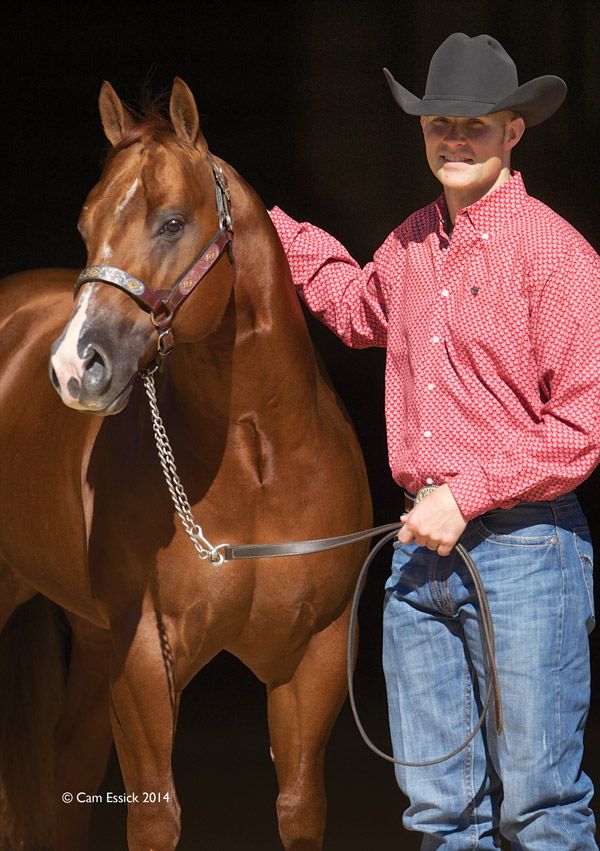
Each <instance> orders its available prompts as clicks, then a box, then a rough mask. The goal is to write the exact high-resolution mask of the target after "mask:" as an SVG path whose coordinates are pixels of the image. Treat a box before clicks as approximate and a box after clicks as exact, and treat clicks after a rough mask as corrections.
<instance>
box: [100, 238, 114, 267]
mask: <svg viewBox="0 0 600 851" xmlns="http://www.w3.org/2000/svg"><path fill="white" fill-rule="evenodd" d="M111 257H112V248H111V247H110V245H109V244H108V242H104V243H103V244H102V248H101V249H100V263H106V262H108V260H110V258H111Z"/></svg>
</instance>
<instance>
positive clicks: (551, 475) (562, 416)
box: [448, 244, 600, 519]
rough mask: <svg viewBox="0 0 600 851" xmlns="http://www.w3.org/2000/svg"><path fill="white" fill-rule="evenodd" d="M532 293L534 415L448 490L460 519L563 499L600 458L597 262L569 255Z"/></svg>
mask: <svg viewBox="0 0 600 851" xmlns="http://www.w3.org/2000/svg"><path fill="white" fill-rule="evenodd" d="M563 261H564V262H562V263H561V264H560V265H559V266H558V267H557V268H555V269H554V270H553V271H552V272H551V273H550V274H549V275H548V276H546V278H545V279H544V280H542V281H540V282H539V283H538V284H537V285H534V286H533V288H532V293H531V298H530V312H531V337H532V345H533V351H534V353H535V357H536V360H537V364H538V385H539V391H540V399H541V401H542V403H543V404H542V407H541V414H540V417H539V421H537V422H536V423H535V424H534V425H533V426H532V428H531V429H530V430H528V431H526V432H525V433H523V432H518V433H513V434H508V435H507V438H506V441H505V442H504V444H503V445H502V446H501V447H499V448H498V451H497V452H495V453H494V454H493V455H492V456H491V458H490V460H489V461H486V462H485V463H482V464H481V465H471V466H469V467H467V468H466V469H463V470H461V472H460V473H459V474H458V475H456V476H455V477H454V478H452V479H450V480H449V482H448V484H449V486H450V489H451V490H452V493H453V495H454V498H455V499H456V502H457V503H458V506H459V508H460V509H461V511H462V513H463V515H464V516H465V518H466V519H471V518H473V517H476V516H478V515H479V514H482V513H484V512H485V511H488V510H490V509H492V508H498V507H500V508H510V507H511V506H513V505H515V504H516V503H518V502H520V501H523V500H534V501H537V500H549V499H555V498H556V497H558V496H560V495H562V494H564V493H567V492H569V491H571V490H573V488H575V487H576V486H577V485H579V484H580V483H581V482H582V481H584V480H585V479H586V478H587V477H588V476H589V475H590V474H591V473H592V471H593V469H594V467H595V466H596V465H597V464H598V461H599V460H600V258H599V257H598V255H597V254H596V253H595V252H594V251H593V249H592V248H591V247H590V246H587V244H585V246H584V247H583V248H580V249H577V250H572V251H571V252H569V254H567V255H566V256H565V257H564V258H563Z"/></svg>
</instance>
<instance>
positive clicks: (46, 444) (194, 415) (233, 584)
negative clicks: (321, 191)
mask: <svg viewBox="0 0 600 851" xmlns="http://www.w3.org/2000/svg"><path fill="white" fill-rule="evenodd" d="M99 102H100V113H101V119H102V124H103V127H104V130H105V133H106V136H107V138H108V140H109V142H110V143H111V145H112V149H111V151H110V153H109V156H108V158H107V162H106V165H105V168H104V171H103V174H102V176H101V178H100V181H99V183H98V184H97V185H96V186H95V188H94V189H93V190H92V191H91V192H90V194H89V196H88V198H87V200H86V202H85V205H84V207H83V211H82V214H81V218H80V222H79V229H80V231H81V234H82V236H83V239H84V241H85V243H86V246H87V251H88V268H87V269H86V275H84V277H83V278H82V279H80V281H79V284H78V289H77V292H76V298H75V302H74V304H73V295H72V294H73V285H74V283H75V279H76V274H74V273H71V272H67V271H60V270H49V271H43V270H42V271H37V272H31V273H22V274H19V275H15V276H12V277H11V278H7V279H6V280H5V281H3V282H2V285H1V286H0V317H1V318H0V326H1V333H0V358H1V361H0V363H1V366H0V411H1V414H0V452H1V457H2V459H3V462H2V490H1V493H0V517H1V518H2V524H1V526H0V627H3V626H4V625H5V624H7V621H8V620H9V618H10V616H11V612H13V610H15V609H16V608H17V607H18V606H19V605H20V604H22V603H24V602H26V601H27V600H30V599H31V598H32V597H33V596H34V595H36V594H37V593H38V592H39V593H41V594H42V595H44V596H45V597H47V598H49V599H50V600H51V601H53V602H54V603H56V604H58V605H59V606H60V607H62V608H63V609H64V610H65V612H67V613H68V618H69V620H70V623H71V631H72V637H71V650H70V656H69V659H70V663H69V670H68V679H67V687H66V696H65V703H64V710H63V712H62V715H61V718H60V722H59V724H58V727H57V735H56V749H57V755H56V766H57V767H56V786H55V793H51V798H52V796H53V795H55V796H56V799H58V798H59V796H60V793H61V791H63V790H84V791H85V792H89V793H90V795H91V794H92V793H94V792H95V791H96V790H97V788H98V786H99V784H100V783H101V781H102V778H103V774H104V771H105V767H106V761H107V757H108V753H109V749H110V747H111V743H112V741H113V738H114V741H115V743H116V748H117V753H118V758H119V763H120V767H121V771H122V774H123V779H124V783H125V787H126V791H127V793H129V794H131V795H134V794H138V795H139V794H140V793H141V792H142V791H143V790H161V792H162V793H163V800H162V802H161V803H160V804H158V805H157V804H156V803H152V804H150V803H148V804H144V802H143V801H140V803H139V804H137V805H135V806H130V807H129V812H128V821H127V834H128V842H129V848H131V849H135V851H149V849H153V851H167V849H173V848H175V847H176V845H177V841H178V837H179V834H180V810H179V805H178V802H177V796H176V791H175V785H174V780H173V776H172V770H171V750H172V743H173V737H174V734H175V728H176V721H177V711H178V704H179V700H180V695H181V692H182V690H183V688H184V687H185V686H186V684H187V683H189V681H190V680H191V679H192V677H193V676H194V675H195V674H196V672H197V671H198V670H199V669H201V668H202V666H203V665H206V664H207V662H208V661H209V660H210V659H212V658H213V657H214V656H215V655H216V654H217V653H219V652H220V651H221V650H222V649H226V650H228V651H229V652H230V653H232V654H234V655H235V656H237V657H238V658H239V659H240V660H242V661H243V662H244V663H245V664H246V665H247V666H248V667H249V668H250V669H251V670H252V671H253V672H254V673H255V674H256V676H257V677H258V678H259V679H260V680H261V681H262V682H263V683H265V684H266V687H267V695H268V719H269V732H270V741H271V747H272V755H273V759H274V762H275V769H276V773H277V779H278V784H279V796H278V799H277V815H278V822H279V832H280V836H281V841H282V843H283V846H284V847H285V848H286V849H296V851H300V849H318V848H320V847H321V845H322V837H323V831H324V821H325V809H326V802H325V792H324V782H323V754H324V748H325V744H326V740H327V738H328V735H329V732H330V730H331V727H332V725H333V723H334V720H335V718H336V715H337V713H338V712H339V710H340V707H341V705H342V702H343V700H344V697H345V695H346V661H345V654H346V644H347V636H346V630H347V624H348V614H349V606H350V600H351V595H352V591H353V587H354V583H355V579H356V576H357V573H358V570H359V568H360V563H361V560H362V558H363V557H364V553H365V546H364V545H362V544H360V545H353V546H352V547H346V548H344V549H342V550H332V551H328V552H322V553H319V554H314V555H309V556H304V557H296V558H289V557H285V558H283V557H280V558H274V559H266V560H257V559H254V560H250V561H242V562H236V561H234V562H228V563H225V564H223V565H220V566H219V565H215V564H213V563H211V562H210V560H207V559H204V560H202V559H201V558H199V556H198V554H197V552H196V550H195V548H194V546H193V544H192V542H191V541H190V539H189V537H188V535H187V534H186V532H185V531H184V529H183V528H182V525H181V523H180V520H179V517H178V516H177V514H176V513H175V511H174V509H173V505H172V503H171V500H170V496H169V492H168V490H167V487H166V485H165V482H164V479H163V476H162V472H161V467H160V465H159V463H158V460H157V453H156V449H155V445H154V439H153V433H152V426H151V421H150V416H149V411H148V407H147V404H146V400H145V398H144V394H143V388H142V387H141V383H140V381H139V379H136V376H137V374H138V371H139V370H141V369H143V368H145V367H147V366H148V365H149V364H151V363H153V362H154V360H155V358H156V351H157V340H160V342H159V346H160V349H161V352H166V351H167V350H168V349H169V348H171V346H172V345H173V344H174V350H173V351H172V352H171V353H170V354H169V356H168V358H166V357H161V360H163V361H164V364H163V366H164V368H163V369H162V370H161V372H160V373H157V397H158V402H159V406H160V410H161V414H162V417H163V420H164V423H165V426H166V429H167V432H168V434H169V438H170V440H171V443H172V446H173V451H174V455H175V459H176V461H177V467H178V471H179V475H180V477H181V480H182V482H183V485H184V486H185V488H186V490H187V496H188V498H189V503H190V506H191V508H192V511H193V513H194V516H195V517H196V519H197V521H198V522H199V523H201V524H202V526H203V528H204V530H205V533H206V535H207V537H209V538H210V539H211V540H212V541H213V542H224V541H227V542H230V543H232V544H242V543H251V542H254V543H262V542H265V543H266V542H276V541H286V540H299V539H313V538H321V537H327V536H332V535H340V534H345V533H348V532H352V531H357V530H360V529H364V528H366V527H368V526H369V525H370V523H371V508H370V500H369V495H368V484H367V479H366V475H365V470H364V466H363V461H362V457H361V453H360V451H359V447H358V445H357V441H356V438H355V435H354V433H353V430H352V427H351V424H350V422H349V420H348V417H347V415H346V414H345V412H344V410H343V409H342V407H341V405H340V402H339V401H338V399H337V398H336V396H335V393H334V391H333V390H332V388H331V387H330V385H329V383H328V382H327V380H326V378H325V377H324V375H323V372H322V369H321V367H320V366H319V363H318V361H317V359H316V357H315V353H314V351H313V348H312V345H311V342H310V339H309V335H308V332H307V328H306V326H305V322H304V318H303V315H302V311H301V308H300V304H299V302H298V300H297V297H296V295H295V292H294V289H293V285H292V281H291V278H290V273H289V269H288V266H287V263H286V259H285V255H284V252H283V249H282V247H281V245H280V243H279V241H278V238H277V235H276V233H275V231H274V229H273V227H272V225H271V223H270V220H269V217H268V214H267V212H266V211H265V209H264V207H263V205H262V203H261V202H260V200H259V199H258V197H257V196H256V195H255V193H254V192H253V191H252V190H251V189H250V188H249V187H248V186H247V184H246V183H244V181H243V180H242V179H241V178H240V177H239V176H238V175H237V173H236V172H235V171H234V170H233V169H232V168H231V167H230V166H228V165H227V164H225V163H223V162H222V161H220V160H219V161H218V165H217V163H216V162H215V159H214V158H212V157H211V156H210V155H209V152H208V149H207V145H206V142H205V140H204V137H203V135H202V133H201V131H200V127H199V120H198V112H197V108H196V104H195V101H194V98H193V96H192V94H191V92H190V91H189V89H188V88H187V86H186V85H185V83H183V82H182V81H181V80H179V79H176V80H175V82H174V86H173V90H172V93H171V99H170V105H169V114H170V121H169V120H167V119H166V118H161V117H160V116H158V115H157V114H155V113H151V114H148V115H146V116H144V118H143V119H142V120H140V121H136V120H135V119H134V118H133V116H132V114H131V113H130V112H129V111H128V109H127V108H126V107H124V105H123V104H122V103H121V101H120V99H119V98H118V96H117V95H116V93H115V92H114V90H113V89H112V87H111V86H110V85H109V84H108V83H105V84H104V85H103V87H102V90H101V93H100V101H99ZM219 181H220V184H222V185H219ZM215 186H216V187H217V193H216V194H215ZM226 187H228V188H226ZM228 195H229V196H230V210H231V216H232V219H233V226H232V228H231V230H232V234H233V236H232V237H231V239H232V242H231V245H227V246H225V244H223V245H221V248H220V249H219V250H220V251H221V250H222V249H223V248H224V247H225V250H222V253H221V254H220V256H219V257H218V259H217V260H216V262H214V263H213V264H212V265H210V266H207V268H208V271H207V270H206V269H205V272H206V274H205V276H204V277H203V279H202V281H201V282H200V283H199V284H198V286H196V287H195V288H189V289H190V290H191V295H189V298H187V299H186V300H185V302H183V303H182V304H181V306H180V309H179V310H178V311H177V313H176V316H174V313H175V311H174V310H173V311H171V310H170V309H167V308H165V309H164V310H162V309H161V308H158V309H153V310H152V311H150V310H148V312H147V311H146V310H143V309H141V302H140V299H139V298H136V297H134V298H132V297H131V296H132V295H134V296H135V295H136V293H138V294H139V293H140V292H141V290H140V287H141V288H142V289H145V290H146V296H147V298H149V299H150V300H152V299H154V302H156V300H157V299H156V298H155V294H156V293H163V294H164V293H166V292H167V291H170V292H171V294H173V293H174V292H176V291H177V292H179V291H180V290H181V292H183V289H185V287H182V286H180V287H179V290H178V289H177V287H176V288H175V289H172V287H173V285H174V283H175V282H179V283H181V282H180V278H181V276H182V275H183V273H184V272H186V270H189V268H190V267H191V266H193V265H194V263H195V261H196V259H197V257H198V252H199V250H200V247H201V246H204V245H206V244H207V243H209V242H210V241H211V237H212V236H213V234H215V233H216V234H219V233H221V234H222V233H223V232H224V231H225V230H227V228H228V227H229V222H228V220H227V219H226V215H225V227H224V226H223V221H224V215H223V210H222V209H221V210H219V212H218V211H217V204H216V201H215V199H216V198H219V197H220V199H221V203H222V202H223V199H224V197H226V196H228ZM230 236H231V234H229V236H228V237H227V240H228V239H229V237H230ZM227 240H226V241H227ZM229 252H230V256H228V253H229ZM205 254H206V252H205ZM202 262H205V261H204V260H203V261H202ZM205 265H206V264H205ZM90 267H100V272H99V273H98V268H96V269H94V268H91V269H90ZM106 269H109V270H110V269H112V270H113V273H114V272H115V270H116V271H117V272H119V271H120V270H126V277H127V276H128V277H127V280H128V281H129V284H126V285H119V284H117V283H116V282H115V281H113V280H111V279H110V277H111V273H110V271H109V272H107V273H106V274H105V277H104V278H103V277H102V275H103V272H102V270H106ZM94 272H96V273H98V274H97V275H96V277H95V276H94ZM183 283H185V281H184V282H183ZM128 286H129V287H130V291H129V292H128V291H127V287H128ZM161 298H162V296H161ZM154 302H153V303H154ZM142 306H143V305H142ZM149 312H151V315H150V316H149ZM173 316H174V320H173ZM151 319H152V320H153V321H151ZM167 320H168V322H167ZM171 320H173V324H172V327H170V322H171ZM167 325H169V327H167ZM53 341H55V342H54V344H53V345H52V357H51V370H50V371H51V378H52V381H53V382H54V385H55V389H53V388H52V386H51V383H50V381H49V380H48V368H47V359H48V355H49V353H50V351H51V344H52V342H53ZM167 344H168V345H167ZM55 391H58V394H59V395H57V393H56V392H55ZM59 397H60V398H59ZM61 400H62V401H61ZM63 403H64V404H63ZM108 414H118V416H106V415H108ZM28 605H31V604H28ZM26 608H27V607H23V608H22V609H20V610H19V611H21V612H22V611H24V610H26ZM18 614H19V612H18V611H17V612H16V615H17V616H18ZM19 623H20V622H19V621H18V620H17V621H16V622H15V619H14V618H11V620H10V622H9V626H10V625H12V627H11V628H12V629H13V632H14V631H15V630H17V640H15V641H14V647H15V648H16V649H15V653H16V651H17V650H18V649H22V648H23V646H24V645H25V644H26V639H27V638H29V639H30V640H31V641H35V640H36V639H38V636H40V635H41V633H39V632H36V629H35V628H34V625H35V620H34V621H33V622H30V625H29V627H28V629H27V630H24V629H22V630H21V632H19V629H21V627H19ZM32 623H33V625H32ZM9 631H10V629H7V630H6V631H5V632H9ZM38 640H39V644H38V645H37V646H36V647H35V649H34V652H33V654H32V656H31V657H30V660H29V662H28V664H27V667H26V668H25V669H24V670H23V671H22V673H21V675H20V680H21V682H22V683H24V685H25V687H27V684H28V677H30V676H33V675H34V673H35V671H34V670H33V669H35V668H36V665H37V666H38V668H39V667H41V666H42V665H43V666H44V671H47V670H48V669H47V667H46V666H47V663H46V661H45V659H46V657H47V656H48V655H49V654H52V653H54V655H56V652H57V651H56V646H55V645H52V644H51V643H49V642H48V641H46V639H45V638H44V639H43V640H42V639H41V638H39V639H38ZM11 652H12V651H11ZM10 658H11V661H12V664H16V659H14V658H12V657H10ZM38 674H39V671H38ZM15 691H16V687H15ZM41 691H42V692H43V691H44V689H43V688H42V690H41ZM47 692H48V689H47V688H46V693H45V695H46V697H47V696H48V695H47ZM42 696H43V695H42ZM42 696H40V698H39V700H40V701H41V700H42ZM9 697H13V698H15V699H16V697H15V694H13V692H12V691H11V693H10V694H8V693H7V692H5V693H4V695H3V703H4V704H7V705H8V704H10V700H9ZM30 704H31V700H30V702H29V705H30ZM41 707H42V703H40V704H39V715H40V717H41V715H42V714H43V712H42V708H41ZM36 708H37V707H36ZM57 711H58V710H57ZM2 712H3V716H2V717H3V719H4V720H6V716H7V711H6V710H5V709H3V710H2ZM23 712H24V709H23V705H21V707H20V708H18V709H17V712H16V715H17V717H18V718H19V719H20V727H21V728H26V727H27V724H26V721H27V718H26V717H25V716H24V715H23V714H22V713H23ZM8 714H9V715H10V713H8ZM12 717H13V722H14V717H15V713H13V716H12ZM53 717H55V716H53ZM38 720H39V719H38ZM38 726H39V725H38ZM49 727H50V729H49V731H48V732H47V733H46V734H42V733H41V732H40V731H39V730H38V731H37V735H38V738H41V737H43V735H46V738H47V736H48V735H50V733H52V725H51V724H50V725H49ZM22 732H23V734H24V735H25V736H27V735H32V733H31V732H30V731H28V730H27V729H23V731H22ZM0 736H2V742H3V745H2V754H3V757H4V764H3V765H2V766H0V777H1V779H2V781H3V784H4V789H3V791H2V798H1V801H0V821H2V822H3V826H4V834H5V839H4V840H3V844H2V847H3V848H6V847H11V843H12V845H13V846H14V847H19V848H25V849H30V848H34V847H35V848H37V847H48V846H49V845H51V847H53V848H58V849H61V851H63V849H68V851H82V849H84V848H85V847H86V844H87V832H88V827H89V824H88V823H89V815H90V806H89V805H86V804H77V803H73V804H70V805H61V806H59V807H58V813H57V814H56V816H55V818H56V838H55V839H53V840H52V839H48V838H47V837H46V838H43V837H42V838H40V834H41V833H42V832H43V830H44V829H45V828H44V827H43V826H41V827H39V829H38V835H37V838H36V839H29V838H27V836H26V835H25V833H26V831H27V830H28V829H29V828H30V826H31V823H32V822H33V821H35V819H34V818H33V817H32V815H31V811H32V810H36V812H42V811H43V806H42V802H38V801H36V802H35V803H32V801H30V800H26V799H25V797H26V793H25V791H23V788H24V787H21V786H20V785H19V783H24V781H23V779H22V777H23V774H24V773H27V772H28V773H29V774H35V775H36V776H37V775H40V776H41V773H42V769H43V766H42V765H36V764H34V765H29V764H27V765H25V764H24V760H23V759H22V758H19V757H15V753H20V752H18V751H16V747H17V745H16V744H15V743H14V742H13V740H15V741H16V739H17V738H18V737H17V736H16V734H15V728H14V726H13V728H12V729H11V730H10V731H9V733H8V735H7V734H6V732H5V731H1V730H0ZM36 747H37V746H36ZM11 755H12V756H13V763H12V767H7V766H8V762H7V760H8V758H9V757H10V756H11ZM19 762H21V765H20V766H19ZM45 762H48V760H46V761H45ZM19 770H20V777H21V779H20V780H19ZM41 785H42V792H43V788H45V789H46V794H47V795H48V788H49V784H48V783H46V785H45V787H44V784H43V783H42V784H41ZM42 792H40V795H41V794H42ZM51 792H52V790H51ZM165 793H166V794H165ZM19 809H21V810H26V811H27V815H26V816H25V817H22V818H19V812H18V811H19ZM36 843H37V844H36ZM198 847H202V838H201V837H198Z"/></svg>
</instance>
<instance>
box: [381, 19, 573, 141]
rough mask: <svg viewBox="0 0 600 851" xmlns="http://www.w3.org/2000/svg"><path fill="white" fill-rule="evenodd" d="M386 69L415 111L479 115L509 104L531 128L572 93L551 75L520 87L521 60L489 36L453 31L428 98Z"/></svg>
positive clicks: (436, 60) (437, 57)
mask: <svg viewBox="0 0 600 851" xmlns="http://www.w3.org/2000/svg"><path fill="white" fill-rule="evenodd" d="M383 73H384V74H385V76H386V79H387V81H388V83H389V86H390V89H391V90H392V95H393V97H394V100H395V101H396V103H397V104H398V105H399V106H400V107H402V109H403V110H404V112H407V113H408V114H409V115H473V116H475V115H489V113H491V112H500V111H502V110H505V109H509V110H513V111H514V112H516V113H518V114H519V115H520V116H522V118H523V120H524V121H525V124H526V126H527V127H531V126H533V125H534V124H539V123H540V122H541V121H544V120H545V119H546V118H549V117H550V116H551V115H552V114H553V113H554V112H556V110H557V109H558V107H559V106H560V105H561V103H562V102H563V100H564V99H565V96H566V94H567V87H566V85H565V82H564V81H563V80H561V79H560V77H554V76H553V75H551V74H548V75H546V76H544V77H536V78H535V80H530V81H529V82H528V83H524V84H523V85H522V86H519V81H518V78H517V68H516V66H515V63H514V62H513V61H512V59H511V58H510V56H509V55H508V53H507V52H506V50H504V48H503V47H502V45H501V44H500V43H499V42H498V41H496V39H495V38H492V37H491V36H489V35H477V36H475V37H474V38H469V36H468V35H465V34H464V33H453V34H452V35H450V36H448V38H447V39H446V40H445V41H443V42H442V44H441V45H440V46H439V47H438V49H437V50H436V51H435V53H434V54H433V56H432V58H431V62H430V64H429V73H428V74H427V84H426V86H425V96H424V97H423V99H421V98H418V97H415V95H413V94H411V93H410V92H409V91H408V89H405V88H404V86H401V85H400V84H399V83H397V82H396V80H395V79H394V78H393V77H392V75H391V74H390V72H389V71H388V69H387V68H384V69H383Z"/></svg>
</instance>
